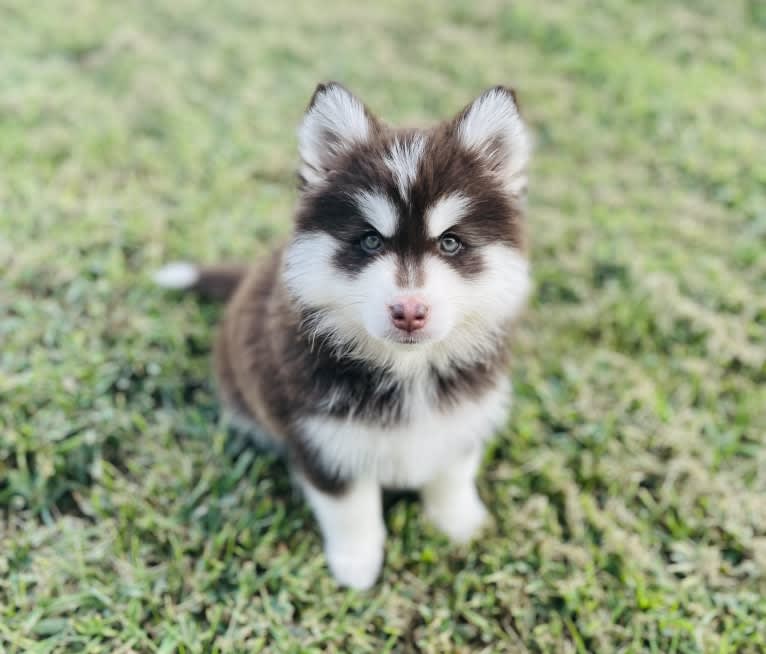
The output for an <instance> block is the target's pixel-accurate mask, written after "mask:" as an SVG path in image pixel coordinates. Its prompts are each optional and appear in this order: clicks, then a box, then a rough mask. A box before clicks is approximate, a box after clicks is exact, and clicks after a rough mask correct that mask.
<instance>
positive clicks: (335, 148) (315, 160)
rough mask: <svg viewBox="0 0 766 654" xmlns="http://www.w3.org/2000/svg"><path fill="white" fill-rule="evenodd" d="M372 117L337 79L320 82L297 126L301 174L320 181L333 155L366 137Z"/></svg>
mask: <svg viewBox="0 0 766 654" xmlns="http://www.w3.org/2000/svg"><path fill="white" fill-rule="evenodd" d="M371 129H372V119H371V117H370V116H369V115H368V113H367V111H366V110H365V108H364V105H363V104H362V102H361V101H360V100H359V99H357V98H356V97H355V96H354V95H353V94H352V93H351V92H350V91H348V90H347V89H346V88H344V87H343V86H341V85H340V84H338V83H337V82H328V83H326V84H320V85H319V86H317V89H316V91H314V96H313V97H312V98H311V103H310V104H309V108H308V109H307V110H306V114H305V116H304V117H303V122H302V123H301V126H300V128H299V129H298V149H299V151H300V155H301V171H300V172H301V177H302V178H303V180H304V182H305V183H306V184H308V185H312V184H316V183H319V182H320V181H322V179H323V178H324V175H325V174H326V172H327V170H328V166H329V164H330V162H331V161H332V159H333V157H335V156H336V155H337V154H339V153H341V152H343V151H344V150H346V149H348V148H349V147H351V146H352V145H354V144H355V143H364V142H365V141H366V140H367V139H368V138H369V136H370V131H371Z"/></svg>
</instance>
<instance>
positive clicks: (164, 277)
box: [154, 261, 248, 300]
mask: <svg viewBox="0 0 766 654" xmlns="http://www.w3.org/2000/svg"><path fill="white" fill-rule="evenodd" d="M247 271H248V268H247V266H241V265H236V264H221V265H215V266H198V265H196V264H193V263H188V262H186V261H176V262H174V263H169V264H167V265H165V266H163V267H162V268H160V269H159V270H158V271H157V272H156V273H154V281H155V283H156V284H158V285H159V286H162V287H163V288H172V289H176V290H183V291H195V292H196V293H199V294H200V295H202V296H203V297H206V298H209V299H211V300H226V299H228V298H229V296H231V295H232V293H234V291H235V290H236V289H237V286H239V283H240V282H241V281H242V280H243V279H244V277H245V275H246V274H247Z"/></svg>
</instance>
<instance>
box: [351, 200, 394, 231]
mask: <svg viewBox="0 0 766 654" xmlns="http://www.w3.org/2000/svg"><path fill="white" fill-rule="evenodd" d="M354 199H355V200H356V203H357V205H358V206H359V211H361V212H362V216H363V217H364V219H365V220H366V221H367V222H368V223H370V225H372V226H373V227H374V228H375V229H376V230H378V233H379V234H380V235H381V236H384V237H385V238H391V237H392V236H393V235H394V233H395V232H396V223H397V222H398V220H399V217H398V214H397V211H396V207H395V206H394V204H393V203H392V202H391V200H390V198H389V197H388V196H387V195H385V194H383V193H377V192H375V191H360V192H359V193H356V194H354Z"/></svg>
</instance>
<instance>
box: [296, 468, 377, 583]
mask: <svg viewBox="0 0 766 654" xmlns="http://www.w3.org/2000/svg"><path fill="white" fill-rule="evenodd" d="M302 486H303V491H304V493H305V495H306V499H307V500H308V502H309V504H310V505H311V508H312V509H313V510H314V515H316V518H317V521H318V522H319V527H320V529H321V530H322V536H323V538H324V549H325V555H326V556H327V564H328V565H329V567H330V570H332V573H333V575H334V576H335V578H336V579H337V580H338V582H339V583H341V584H342V585H343V586H349V587H351V588H357V589H366V588H369V587H370V586H372V585H373V584H374V583H375V580H376V579H377V578H378V575H379V574H380V568H381V566H382V564H383V549H384V543H385V538H386V529H385V526H384V524H383V515H382V502H381V489H380V485H379V484H378V483H377V482H375V481H372V480H361V479H360V480H356V481H352V482H350V483H349V484H348V485H347V486H346V488H345V489H344V490H343V491H342V492H340V493H338V494H330V493H325V492H323V491H321V490H319V489H318V488H317V487H316V486H314V485H313V484H312V483H311V482H310V481H309V480H308V479H304V480H303V483H302Z"/></svg>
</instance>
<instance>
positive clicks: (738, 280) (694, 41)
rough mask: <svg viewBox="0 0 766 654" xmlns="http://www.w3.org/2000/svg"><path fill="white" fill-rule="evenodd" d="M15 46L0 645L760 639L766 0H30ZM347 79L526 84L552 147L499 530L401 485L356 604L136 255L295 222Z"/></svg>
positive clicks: (488, 490)
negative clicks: (331, 102)
mask: <svg viewBox="0 0 766 654" xmlns="http://www.w3.org/2000/svg"><path fill="white" fill-rule="evenodd" d="M363 5H368V6H363ZM0 44H2V45H0V267H1V269H2V275H1V276H0V652H14V653H15V652H25V653H26V652H31V653H38V652H105V653H117V652H122V653H128V652H164V653H170V652H180V653H192V652H221V653H223V652H256V651H261V650H263V651H272V652H382V651H396V652H414V651H423V652H477V651H487V652H503V651H509V652H550V653H554V652H566V653H570V652H571V653H576V654H583V653H585V652H599V653H605V654H613V653H616V652H654V653H658V654H669V653H673V652H679V653H680V652H705V653H710V654H713V653H715V654H726V653H734V652H737V653H740V652H742V653H747V652H750V653H757V652H764V651H766V449H765V448H764V443H765V442H766V363H765V359H766V9H765V8H764V4H763V3H762V2H760V1H759V0H750V2H744V1H738V0H737V1H732V2H720V1H717V0H698V1H697V2H680V1H678V2H659V1H653V2H652V1H647V2H641V3H628V2H624V1H622V0H569V1H566V2H539V1H537V2H532V1H531V0H525V1H520V2H514V3H513V4H512V5H511V3H501V2H496V1H493V0H481V1H479V2H468V1H465V2H457V1H454V0H448V1H446V2H438V1H437V0H432V1H431V2H423V3H409V2H404V1H403V0H396V1H395V2H381V3H376V4H372V3H353V4H352V3H341V2H339V1H338V0H328V1H324V2H317V1H314V2H309V1H308V0H306V1H305V2H300V3H297V2H284V1H283V2H268V3H267V2H256V1H248V0H222V1H220V2H214V3H213V2H202V1H197V0H172V1H171V0H164V1H162V2H149V1H148V0H136V1H135V2H123V3H117V2H103V1H101V0H73V1H71V2H48V3H37V2H26V1H24V0H5V1H4V2H2V4H0ZM327 78H334V79H339V80H341V81H343V82H344V83H346V84H347V85H348V86H350V87H351V88H352V89H354V90H355V91H356V92H358V93H359V95H361V96H362V97H363V98H364V99H365V100H366V101H367V102H368V103H369V105H370V106H371V107H372V108H374V109H375V110H376V111H378V112H380V113H381V114H382V115H383V116H384V117H386V118H387V119H390V120H391V121H394V122H399V123H406V122H408V121H409V122H416V123H417V122H427V121H432V120H435V119H438V118H442V117H446V116H448V115H451V114H453V113H455V112H456V111H458V110H459V109H460V108H461V107H462V106H463V105H464V104H465V103H467V102H468V101H469V100H470V99H471V98H472V97H473V96H474V95H476V94H477V93H478V92H479V91H480V90H482V89H483V88H484V87H487V86H490V85H493V84H496V83H510V84H513V85H514V86H515V87H516V88H517V89H518V91H519V93H520V99H521V103H522V107H523V108H524V110H525V113H526V115H527V116H528V118H529V121H530V123H531V124H532V126H533V128H534V131H535V134H536V142H537V151H536V159H535V161H534V165H533V169H532V178H531V195H530V204H529V206H530V211H529V221H530V233H531V237H532V241H533V262H534V270H535V279H536V293H535V296H534V298H533V301H532V303H531V306H530V310H529V311H528V313H527V316H526V319H525V321H524V323H523V324H522V326H521V328H520V330H519V333H518V335H517V347H516V355H515V360H514V364H513V370H512V375H513V378H514V383H515V388H516V403H515V410H514V415H513V417H512V419H511V421H510V423H509V424H508V426H507V429H506V430H505V431H504V432H503V433H502V434H500V435H499V437H498V439H497V440H496V442H495V445H494V446H493V447H492V448H491V450H490V451H489V452H488V453H487V457H486V460H485V463H484V468H483V473H482V476H481V482H480V490H481V493H482V495H483V497H484V498H485V500H486V502H487V504H488V505H489V507H490V509H491V511H492V513H493V515H494V526H493V527H492V528H491V529H490V530H488V532H487V533H486V536H485V537H483V538H482V539H481V540H480V541H479V542H477V543H475V544H473V545H472V546H470V547H466V548H462V549H456V548H453V547H451V546H450V545H449V544H448V543H447V542H446V540H445V539H444V538H443V537H442V536H440V535H439V534H438V533H436V532H435V531H434V530H433V529H432V528H431V527H429V526H428V525H427V524H425V523H424V521H423V520H422V519H421V515H420V507H419V505H418V503H417V502H413V501H411V500H409V499H406V498H405V499H398V500H392V501H390V502H389V505H390V506H389V508H388V510H387V514H386V523H387V527H388V530H389V534H390V536H389V540H388V548H387V560H386V565H385V569H384V573H383V577H382V580H381V582H380V583H379V585H378V586H377V587H376V588H375V589H374V590H373V591H372V592H369V593H355V592H351V591H342V590H338V589H337V588H336V586H335V584H334V582H333V580H332V579H331V577H330V576H329V574H328V572H327V570H326V569H325V566H324V559H323V555H322V551H321V543H320V540H319V537H318V535H317V531H316V527H315V524H314V521H313V518H312V517H311V515H310V514H309V512H308V511H307V509H306V507H305V506H304V504H303V502H302V501H301V499H300V497H298V496H297V494H296V493H295V492H294V491H293V489H292V487H291V484H290V481H289V478H288V474H287V471H286V468H285V466H284V464H282V463H281V462H279V461H278V460H276V459H274V458H273V457H271V456H269V455H264V454H260V453H257V452H254V451H253V450H252V449H250V448H249V447H248V446H247V444H246V443H245V442H244V441H242V440H241V438H238V437H237V436H236V435H233V434H229V433H227V431H226V429H225V427H224V426H223V425H222V423H221V421H220V419H219V409H218V406H217V403H216V400H215V396H214V393H213V390H212V386H211V377H210V365H209V353H210V346H211V337H212V332H213V326H214V324H215V322H216V319H217V317H218V315H219V313H220V308H219V307H217V306H215V305H200V304H198V303H197V301H195V299H194V298H192V297H178V296H173V295H170V294H166V293H163V292H161V291H160V290H158V289H156V288H154V287H153V286H152V284H151V282H150V275H149V273H150V272H151V271H152V270H153V269H154V268H156V267H157V266H158V265H160V264H161V263H162V262H165V261H167V260H169V259H176V258H190V259H194V260H200V261H203V260H204V261H216V260H220V259H226V258H244V257H252V258H254V259H257V258H258V257H259V256H262V255H263V253H264V252H266V251H267V250H268V248H269V247H270V246H271V245H272V244H273V243H275V242H277V241H278V240H279V239H281V238H283V237H284V236H285V235H286V234H287V232H288V230H289V226H290V215H291V208H292V206H293V204H294V202H295V198H296V192H295V178H294V170H295V167H296V159H297V154H296V139H295V127H296V125H297V123H298V121H299V120H300V117H301V115H302V111H303V109H304V107H305V105H306V103H307V101H308V99H309V97H310V95H311V93H312V91H313V88H314V85H315V84H316V82H318V81H319V80H322V79H327Z"/></svg>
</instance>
